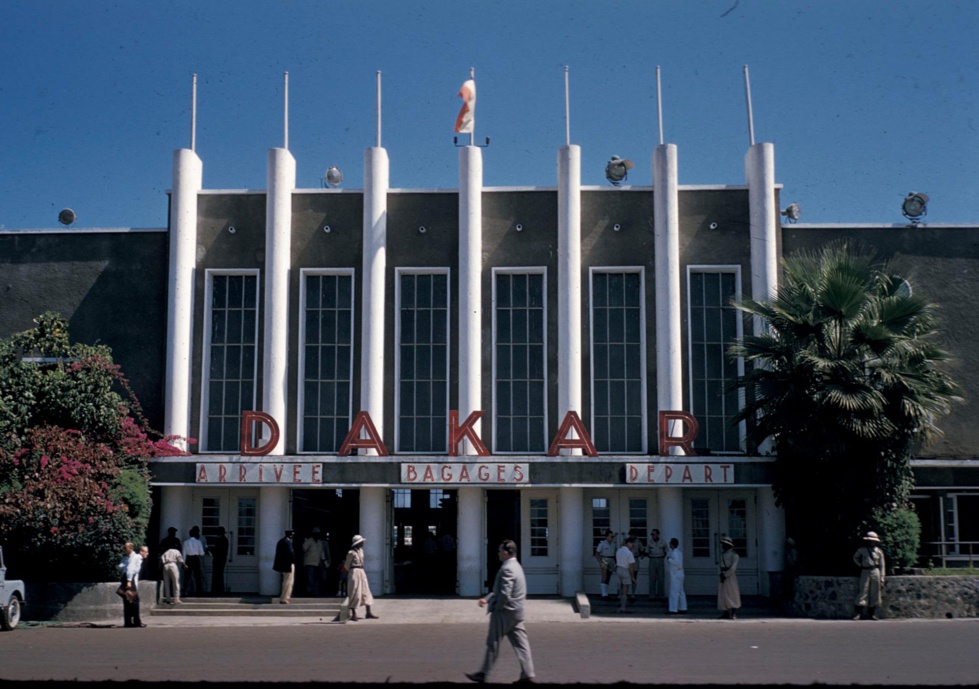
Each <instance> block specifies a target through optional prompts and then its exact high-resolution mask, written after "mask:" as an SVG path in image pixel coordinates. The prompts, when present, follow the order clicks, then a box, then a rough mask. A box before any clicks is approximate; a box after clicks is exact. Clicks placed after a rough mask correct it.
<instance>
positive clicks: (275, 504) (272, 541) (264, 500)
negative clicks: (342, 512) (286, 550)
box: [256, 486, 301, 596]
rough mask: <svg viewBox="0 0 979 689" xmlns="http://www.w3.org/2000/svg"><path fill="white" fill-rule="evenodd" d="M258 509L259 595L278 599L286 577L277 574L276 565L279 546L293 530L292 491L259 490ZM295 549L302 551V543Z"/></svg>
mask: <svg viewBox="0 0 979 689" xmlns="http://www.w3.org/2000/svg"><path fill="white" fill-rule="evenodd" d="M258 505H259V511H260V513H259V517H258V544H257V545H256V548H257V550H258V592H259V593H260V594H262V595H263V596H278V595H279V592H280V591H281V590H282V575H281V574H279V572H276V571H273V569H272V563H273V562H274V561H275V545H276V543H278V542H279V539H280V538H282V537H283V536H284V535H285V530H286V529H288V528H289V489H288V488H280V487H279V486H262V487H261V488H259V489H258ZM294 543H295V542H294ZM295 545H296V546H297V547H298V546H299V545H301V542H299V543H295Z"/></svg>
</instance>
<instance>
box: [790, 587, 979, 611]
mask: <svg viewBox="0 0 979 689" xmlns="http://www.w3.org/2000/svg"><path fill="white" fill-rule="evenodd" d="M856 596H857V578H856V577H799V578H798V579H797V580H796V585H795V595H794V597H793V600H792V605H791V610H790V612H791V613H792V614H795V615H799V616H801V617H812V618H816V619H829V620H839V619H848V618H851V617H853V613H854V607H853V601H854V599H855V598H856ZM877 616H878V617H880V618H881V619H885V618H888V617H889V618H899V617H919V618H935V619H945V618H953V617H979V577H974V576H941V577H939V576H889V577H887V579H886V581H885V585H884V593H883V605H881V607H879V608H877Z"/></svg>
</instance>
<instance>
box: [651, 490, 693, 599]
mask: <svg viewBox="0 0 979 689" xmlns="http://www.w3.org/2000/svg"><path fill="white" fill-rule="evenodd" d="M656 497H657V501H658V502H659V532H660V537H661V538H663V539H664V540H666V542H667V543H669V542H670V539H671V538H675V539H676V540H678V541H680V549H681V550H682V551H683V556H684V558H685V559H686V558H689V557H690V544H689V543H684V542H683V490H682V489H680V488H659V489H658V490H657V492H656ZM665 591H666V593H667V594H669V592H670V578H669V577H666V585H665Z"/></svg>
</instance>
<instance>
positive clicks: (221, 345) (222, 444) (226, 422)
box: [201, 271, 258, 452]
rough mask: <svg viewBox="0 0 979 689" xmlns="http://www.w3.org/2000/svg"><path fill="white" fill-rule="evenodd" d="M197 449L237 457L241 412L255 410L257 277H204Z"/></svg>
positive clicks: (255, 272) (247, 274) (252, 272)
mask: <svg viewBox="0 0 979 689" xmlns="http://www.w3.org/2000/svg"><path fill="white" fill-rule="evenodd" d="M207 276H208V280H207V282H208V285H207V297H206V298H207V302H206V304H207V307H206V314H205V327H206V331H205V342H204V370H205V371H206V379H205V383H204V394H203V403H202V405H201V406H202V408H203V409H204V419H203V423H202V424H201V426H202V429H201V435H202V440H201V446H202V447H203V449H204V451H205V452H237V451H238V450H239V448H240V444H241V412H243V411H246V410H250V409H254V408H255V376H256V370H257V369H256V366H257V361H256V353H257V348H258V274H257V271H251V272H248V273H236V274H223V273H216V272H210V271H209V272H208V274H207Z"/></svg>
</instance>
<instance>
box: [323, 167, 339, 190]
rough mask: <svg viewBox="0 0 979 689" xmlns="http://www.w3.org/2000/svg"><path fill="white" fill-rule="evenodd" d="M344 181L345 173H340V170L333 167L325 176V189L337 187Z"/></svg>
mask: <svg viewBox="0 0 979 689" xmlns="http://www.w3.org/2000/svg"><path fill="white" fill-rule="evenodd" d="M342 181H343V173H342V172H340V168H338V167H331V168H329V169H328V170H327V171H326V174H325V175H323V188H324V189H325V188H326V187H336V186H339V184H340V182H342Z"/></svg>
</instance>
